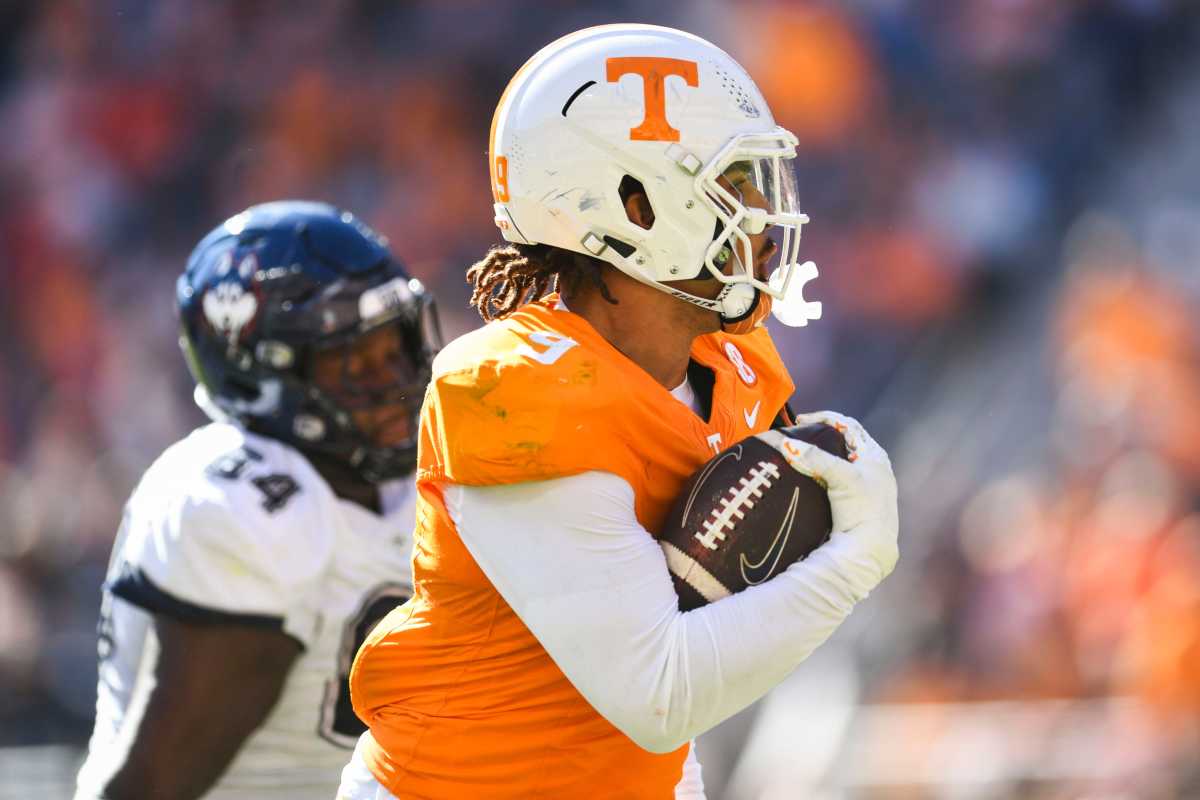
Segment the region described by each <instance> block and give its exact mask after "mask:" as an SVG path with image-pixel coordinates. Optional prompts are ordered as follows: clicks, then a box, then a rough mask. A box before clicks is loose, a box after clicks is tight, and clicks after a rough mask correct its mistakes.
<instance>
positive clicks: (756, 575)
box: [738, 489, 800, 586]
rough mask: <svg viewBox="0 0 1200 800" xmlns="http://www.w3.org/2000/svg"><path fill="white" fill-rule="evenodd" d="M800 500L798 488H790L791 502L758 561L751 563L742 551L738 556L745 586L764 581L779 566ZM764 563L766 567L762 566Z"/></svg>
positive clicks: (755, 584)
mask: <svg viewBox="0 0 1200 800" xmlns="http://www.w3.org/2000/svg"><path fill="white" fill-rule="evenodd" d="M799 501H800V490H799V489H793V490H792V502H791V504H789V505H788V510H787V513H786V514H784V515H783V522H781V523H780V524H779V530H778V531H777V532H776V534H775V540H774V541H773V542H771V546H770V547H769V548H768V549H767V553H766V555H764V556H763V557H762V558H761V559H760V560H759V561H757V562H756V563H754V564H751V563H750V562H749V561H747V560H746V554H745V553H742V554H741V555H740V556H738V561H739V562H740V566H741V572H742V580H744V581H745V582H746V585H747V586H757V585H758V584H760V583H762V582H763V581H765V580H766V579H767V578H769V577H771V575H772V574H773V573H774V572H775V568H776V567H777V566H779V559H780V557H781V556H782V555H783V549H784V548H785V547H786V546H787V540H788V537H789V536H791V535H792V521H793V520H794V519H795V518H796V505H797V504H798V503H799ZM764 565H766V569H763V566H764Z"/></svg>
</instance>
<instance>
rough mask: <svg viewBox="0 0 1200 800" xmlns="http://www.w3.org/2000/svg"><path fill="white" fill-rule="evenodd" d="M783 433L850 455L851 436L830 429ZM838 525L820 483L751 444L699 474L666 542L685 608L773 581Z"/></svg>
mask: <svg viewBox="0 0 1200 800" xmlns="http://www.w3.org/2000/svg"><path fill="white" fill-rule="evenodd" d="M781 433H783V434H785V435H787V436H790V437H792V438H794V439H801V440H803V441H806V442H809V443H811V444H814V445H816V446H817V447H820V448H821V449H822V450H824V451H826V452H828V453H832V454H834V455H837V456H840V457H842V458H847V457H848V453H847V450H846V441H845V439H844V438H843V437H842V434H841V433H840V432H838V430H837V429H836V428H834V427H832V426H830V425H825V424H823V423H816V424H812V425H803V426H795V427H791V428H783V429H782V430H781ZM832 525H833V520H832V514H831V511H830V508H829V498H828V497H827V496H826V494H825V489H824V488H823V487H822V486H821V485H820V484H818V483H817V482H816V481H814V480H813V479H812V478H809V477H808V476H806V475H802V474H801V473H799V472H797V471H796V470H795V469H793V468H792V467H791V466H790V465H789V464H788V463H787V461H786V460H785V459H784V457H783V454H782V453H780V452H779V451H778V450H776V449H775V448H774V447H771V446H770V445H769V444H766V443H765V442H762V441H760V440H759V439H757V438H755V437H753V436H751V437H749V438H747V439H743V440H742V441H740V442H738V443H737V444H735V445H733V446H732V447H730V448H728V449H726V450H724V451H722V452H720V453H718V454H717V455H716V456H714V457H713V458H712V460H710V461H709V462H708V463H706V464H705V465H704V466H703V467H701V468H700V469H699V470H698V471H697V472H696V474H695V475H693V476H692V477H691V479H690V480H689V481H688V482H687V484H686V485H685V486H684V488H683V491H682V492H681V493H680V495H679V499H678V500H676V501H675V506H674V507H673V508H672V509H671V513H670V514H669V515H668V516H667V523H666V526H665V527H664V529H663V533H662V536H660V537H659V544H660V545H661V546H662V548H663V552H664V553H665V554H666V556H667V567H668V569H669V570H670V572H671V580H672V581H673V582H674V584H675V591H676V593H677V594H678V595H679V608H680V609H681V610H683V611H690V610H691V609H693V608H699V607H700V606H703V605H705V604H707V603H711V602H713V601H714V600H719V599H720V598H722V597H726V596H728V595H730V594H733V593H735V592H740V591H741V590H742V589H745V588H746V587H747V586H754V585H757V584H760V583H763V582H764V581H767V580H769V579H770V578H771V577H772V576H774V575H777V574H778V573H780V572H782V571H783V570H784V569H786V568H787V566H788V565H789V564H791V563H792V562H794V561H797V560H799V559H802V558H804V557H805V556H807V555H808V554H809V553H811V552H812V551H813V550H815V549H816V548H817V547H819V546H820V545H821V544H823V543H824V542H825V540H827V539H828V538H829V532H830V529H831V528H832Z"/></svg>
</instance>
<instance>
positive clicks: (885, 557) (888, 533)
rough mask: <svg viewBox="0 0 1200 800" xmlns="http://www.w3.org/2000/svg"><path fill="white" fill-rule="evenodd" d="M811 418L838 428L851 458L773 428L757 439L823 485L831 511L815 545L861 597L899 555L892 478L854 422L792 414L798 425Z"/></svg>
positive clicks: (878, 450)
mask: <svg viewBox="0 0 1200 800" xmlns="http://www.w3.org/2000/svg"><path fill="white" fill-rule="evenodd" d="M814 422H823V423H825V424H826V425H832V426H833V427H835V428H837V429H838V430H839V431H840V432H841V434H842V436H843V437H845V440H846V447H847V449H848V450H849V453H850V460H846V459H842V458H839V457H838V456H835V455H832V454H831V453H826V452H825V451H824V450H822V449H821V448H819V447H817V446H816V445H813V444H809V443H808V442H804V441H801V440H799V439H793V438H791V437H789V436H787V435H786V434H784V433H782V432H780V431H778V430H769V431H765V432H763V433H760V434H758V438H759V439H760V440H762V441H763V442H766V443H767V444H769V445H771V447H774V448H775V449H776V450H778V451H779V452H780V453H782V454H783V457H784V458H785V459H787V462H788V463H789V464H791V465H792V467H793V468H794V469H796V470H797V471H798V472H802V473H804V474H805V475H807V476H809V477H810V478H812V479H813V480H815V481H816V482H817V483H820V484H821V485H822V486H824V487H825V489H826V492H827V493H828V495H829V506H830V509H831V510H832V512H833V533H832V534H831V536H830V539H829V541H828V542H826V543H825V544H824V545H822V546H821V548H819V549H826V548H828V552H829V554H830V555H831V556H834V557H835V558H836V559H837V561H838V562H839V563H840V564H841V565H842V566H843V567H844V568H845V570H846V572H847V575H846V577H847V578H849V579H850V582H851V583H852V584H853V591H854V594H855V595H856V596H857V597H858V598H859V599H861V598H862V597H865V596H866V595H867V593H868V592H869V591H870V590H871V589H873V588H875V586H876V585H878V584H879V582H880V581H882V580H883V579H884V578H885V577H887V576H888V574H889V573H891V571H892V569H893V568H894V567H895V566H896V561H897V559H898V558H899V557H900V551H899V542H898V536H899V531H900V516H899V511H898V509H897V506H896V477H895V475H893V474H892V462H891V460H890V459H889V458H888V454H887V453H886V452H885V451H884V449H883V448H882V447H880V446H879V445H878V444H877V443H876V442H875V440H874V439H872V438H871V437H870V435H868V434H867V432H866V431H865V430H864V429H863V426H862V425H860V424H859V422H858V420H855V419H852V418H850V417H847V416H845V415H843V414H838V413H836V412H834V411H818V412H815V413H812V414H801V415H799V416H798V417H797V418H796V424H797V425H808V424H811V423H814Z"/></svg>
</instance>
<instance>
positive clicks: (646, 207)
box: [617, 175, 654, 230]
mask: <svg viewBox="0 0 1200 800" xmlns="http://www.w3.org/2000/svg"><path fill="white" fill-rule="evenodd" d="M617 194H618V195H620V197H621V203H622V204H624V206H625V216H626V217H627V218H628V219H629V221H630V222H632V223H633V224H634V225H637V226H638V227H639V228H645V229H646V230H650V229H651V228H653V227H654V209H653V208H652V207H651V205H650V198H649V197H647V196H646V187H645V186H643V185H642V182H641V181H639V180H638V179H637V178H635V177H633V176H632V175H626V176H625V177H623V178H621V185H620V186H618V187H617Z"/></svg>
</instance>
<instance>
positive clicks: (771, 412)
mask: <svg viewBox="0 0 1200 800" xmlns="http://www.w3.org/2000/svg"><path fill="white" fill-rule="evenodd" d="M795 146H796V140H795V137H794V136H792V134H790V133H789V132H788V131H786V130H784V129H782V128H780V127H778V126H777V125H776V124H775V122H774V120H773V119H772V117H771V113H770V111H769V109H768V108H767V104H766V102H765V100H764V99H763V97H762V95H761V94H760V93H759V91H758V89H757V88H756V87H755V85H754V83H753V81H751V79H750V77H749V76H748V75H747V74H746V73H745V71H744V70H743V69H742V68H741V67H740V66H739V65H738V64H737V63H736V62H735V61H733V60H732V59H731V58H730V57H729V56H728V55H726V54H725V53H724V52H722V51H721V50H719V49H718V48H716V47H715V46H713V45H712V44H710V43H708V42H706V41H704V40H702V39H699V38H697V37H695V36H692V35H690V34H687V33H683V32H681V31H676V30H672V29H668V28H659V27H652V26H646V25H612V26H603V27H599V28H590V29H587V30H583V31H579V32H577V33H575V34H572V35H570V36H567V37H564V38H563V39H560V40H558V41H556V42H554V43H552V44H551V45H549V46H547V47H546V48H545V49H543V50H542V51H540V52H539V53H537V54H536V55H535V56H534V57H533V58H532V59H530V61H529V62H528V63H526V65H525V66H524V67H522V68H521V70H520V71H519V72H518V73H517V75H516V76H515V77H514V78H513V80H512V81H511V83H510V84H509V86H508V89H507V90H506V91H505V93H504V96H503V97H502V98H501V100H500V103H499V106H498V107H497V110H496V115H495V117H494V120H493V126H492V132H491V143H490V156H489V159H490V164H491V169H492V188H493V193H494V196H495V201H496V204H495V211H496V223H497V225H498V226H499V228H500V230H501V233H502V234H503V236H504V238H505V239H507V240H508V242H509V243H510V244H509V245H508V246H505V247H500V248H495V249H493V250H492V251H491V252H490V253H489V254H488V255H487V257H486V258H484V259H483V260H482V261H480V262H479V263H477V264H475V265H474V266H473V267H471V268H470V270H468V272H467V276H468V279H469V280H470V281H471V282H472V284H473V285H474V288H475V294H474V297H473V301H472V302H473V303H474V305H475V306H477V307H478V309H479V311H480V313H481V314H482V316H483V317H484V318H485V319H487V320H489V321H490V323H489V324H488V325H486V326H485V327H483V328H482V329H480V330H478V331H475V332H473V333H470V334H467V335H466V336H463V337H461V338H460V339H458V340H457V341H455V342H453V343H452V344H450V345H449V346H448V347H447V348H446V349H445V350H443V351H442V353H441V354H440V355H439V357H438V358H437V360H436V362H435V364H434V375H433V380H432V383H431V384H430V388H429V390H428V392H427V394H426V399H425V404H424V407H423V409H422V418H421V430H420V451H419V456H418V475H417V481H418V492H419V499H418V503H417V529H416V533H415V543H414V555H413V581H414V590H415V595H414V597H413V599H412V600H411V601H410V602H409V603H407V604H405V605H404V606H403V607H401V608H399V609H397V610H395V611H394V612H392V613H391V614H390V615H389V616H388V617H386V618H385V619H384V620H383V621H382V622H381V623H380V625H379V626H378V627H377V628H376V629H375V630H374V631H373V632H372V634H371V635H370V636H369V637H368V639H367V641H366V643H365V644H364V646H363V648H362V649H361V650H360V651H359V654H358V657H357V659H356V662H355V665H354V668H353V671H352V675H351V696H352V701H353V703H354V708H355V710H356V712H357V713H358V715H359V716H360V717H361V718H362V719H363V721H364V722H366V723H367V725H368V727H369V731H368V732H367V733H366V734H364V735H363V737H362V738H361V739H360V741H359V745H358V747H357V749H356V751H355V754H354V757H353V758H352V759H351V762H350V764H348V765H347V767H346V769H345V770H344V771H343V775H342V786H341V790H340V792H339V797H340V798H343V799H344V800H361V799H362V798H372V799H373V800H379V799H380V798H390V797H401V798H460V797H461V798H477V797H487V798H527V797H588V798H602V797H620V798H671V797H674V798H685V797H686V798H702V797H703V796H704V789H703V782H702V780H701V776H700V767H699V764H698V763H697V761H696V759H695V757H694V755H693V753H692V747H691V745H690V743H691V741H692V739H693V738H694V737H695V736H697V735H698V734H700V733H702V732H703V731H705V730H707V729H708V728H710V727H712V726H713V725H715V724H717V723H718V722H720V721H721V720H723V719H725V718H726V717H728V716H729V715H731V714H733V713H735V712H736V711H738V710H740V709H742V708H744V707H745V706H747V705H748V704H750V703H751V702H753V701H754V700H755V699H757V698H758V697H760V696H762V695H763V694H764V693H765V692H766V691H767V690H769V689H770V688H771V687H772V686H774V685H775V684H776V683H778V682H779V681H780V680H782V679H783V678H784V677H785V676H787V675H788V674H789V673H790V672H791V670H792V669H793V668H794V667H795V666H796V665H797V664H798V663H800V662H801V661H802V660H803V659H804V658H806V657H807V656H808V654H809V653H811V652H812V651H813V649H814V648H816V647H817V646H818V645H819V644H821V643H822V642H823V641H824V640H825V639H826V638H828V636H829V635H830V634H831V633H832V632H833V630H834V629H835V628H836V627H837V626H838V625H839V624H840V623H841V621H842V620H843V619H844V618H845V617H846V615H847V614H849V613H850V611H851V609H852V608H853V606H854V605H855V603H856V602H858V601H859V600H861V599H862V598H863V597H865V596H866V595H867V593H868V592H869V591H870V590H871V589H873V588H874V587H875V585H876V584H878V583H879V581H881V580H882V579H883V578H884V577H885V576H886V575H887V574H888V573H889V572H890V571H891V569H892V568H893V566H894V565H895V562H896V558H897V545H896V535H897V527H898V522H897V512H896V486H895V480H894V478H893V476H892V471H891V466H890V464H889V462H888V459H887V455H886V454H885V453H884V452H883V450H882V449H881V448H879V446H878V445H877V444H875V442H874V441H872V440H871V438H870V437H869V436H868V435H867V434H866V432H865V431H863V429H862V427H861V426H860V425H858V423H856V422H855V421H853V420H850V419H848V418H845V417H841V416H840V415H836V414H832V413H829V412H824V413H821V414H814V415H805V416H804V417H802V418H801V419H802V420H803V421H811V420H822V421H830V422H835V423H838V424H840V425H841V426H842V427H843V428H844V430H845V435H846V437H847V441H848V444H849V445H850V446H851V447H852V448H854V450H855V452H856V454H857V457H856V459H855V460H854V461H853V462H849V461H843V460H840V459H837V458H835V457H833V456H829V455H828V454H825V453H823V452H821V451H820V450H817V449H816V448H813V447H810V446H807V445H803V444H797V443H793V444H792V445H791V446H790V447H788V448H786V449H785V448H784V447H783V446H782V445H783V441H782V440H783V435H782V434H780V433H779V432H778V431H774V430H770V429H771V428H772V427H773V426H774V425H786V424H789V423H790V422H791V421H792V420H791V419H790V416H791V415H790V414H789V412H788V411H787V408H786V405H785V403H786V400H787V398H788V396H789V395H790V394H791V393H792V389H793V386H792V383H791V381H790V379H789V378H788V376H787V373H786V371H785V369H784V366H783V364H782V363H781V361H780V358H779V356H778V354H777V353H776V351H775V348H774V345H773V344H772V342H771V338H770V336H769V335H768V333H767V331H766V329H765V328H764V327H762V324H761V323H762V321H763V319H764V317H765V316H766V314H767V313H769V309H771V308H772V306H774V308H775V310H776V311H777V315H779V316H781V317H783V318H785V321H789V322H791V323H794V324H795V323H803V322H804V321H806V320H807V319H808V318H812V317H815V316H816V315H818V314H819V309H818V308H817V307H816V304H811V303H807V302H806V301H805V300H804V299H803V297H802V294H801V291H800V289H801V287H802V285H803V283H804V282H805V281H806V280H807V279H808V278H809V277H811V276H812V275H814V274H815V271H816V270H815V267H813V266H812V265H811V264H805V265H799V264H798V263H797V259H796V256H797V252H798V240H799V233H800V226H801V225H802V224H803V223H804V222H805V221H807V218H806V217H805V216H804V215H803V214H801V213H799V211H798V209H797V205H796V188H795V185H794V182H793V178H792V172H791V167H790V159H792V158H793V157H794V155H795ZM776 256H778V257H779V262H780V266H779V267H778V269H776V270H775V271H774V273H773V274H770V275H769V274H768V268H769V264H770V262H772V261H773V260H774V259H775V257H776ZM752 435H758V436H760V437H761V438H763V439H764V440H765V441H768V442H769V443H771V444H772V445H773V446H776V447H779V448H780V449H781V451H784V452H785V455H788V457H789V459H790V463H792V464H793V466H794V467H795V468H796V469H798V470H800V471H801V472H803V473H805V474H808V475H811V476H814V477H819V478H820V479H821V480H823V481H824V482H825V483H826V484H827V486H828V490H829V496H830V504H831V507H832V509H833V520H834V533H833V535H832V536H831V538H830V540H829V542H828V543H827V544H825V545H823V546H822V547H820V548H818V549H817V550H816V551H815V552H814V553H813V554H812V555H811V556H809V557H808V558H807V559H805V560H804V561H802V562H798V563H795V564H792V565H791V566H789V567H788V568H787V569H786V570H785V571H784V572H782V573H781V574H779V575H777V576H776V577H774V578H772V579H771V580H769V581H767V582H765V583H763V584H761V585H758V586H752V587H750V588H748V589H746V590H745V591H744V592H741V593H739V594H736V595H732V596H730V597H727V598H724V599H721V600H718V601H717V602H713V603H710V604H709V605H707V606H705V607H703V608H699V609H696V610H694V611H690V612H687V613H684V612H681V611H680V610H679V607H678V601H677V597H676V595H675V592H674V589H673V587H672V583H671V580H670V577H669V574H668V570H667V565H666V562H665V558H664V555H663V551H662V550H661V549H660V547H659V546H658V544H657V543H656V541H655V533H656V532H657V531H658V530H659V529H660V527H661V525H662V522H663V520H664V518H665V515H666V513H667V511H668V510H669V507H670V505H671V503H672V502H673V500H674V499H675V497H676V495H677V494H678V493H679V491H680V489H681V488H682V486H683V484H684V482H685V481H686V479H687V478H688V477H689V476H690V475H691V474H692V473H693V472H694V471H695V470H696V469H697V468H698V467H699V466H700V465H701V464H703V463H704V462H705V461H707V460H708V459H709V458H710V457H711V456H712V455H713V454H714V453H715V452H717V451H719V450H721V449H723V448H724V447H726V446H728V445H730V444H733V443H734V442H735V441H737V440H739V439H742V438H744V437H746V436H752Z"/></svg>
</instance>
